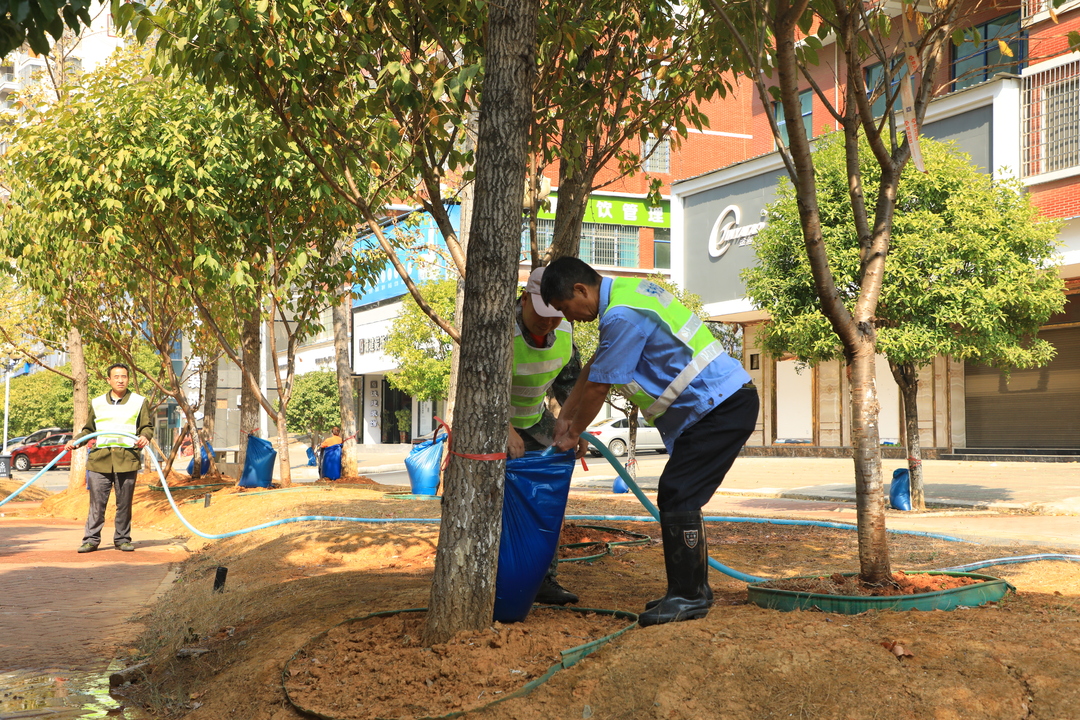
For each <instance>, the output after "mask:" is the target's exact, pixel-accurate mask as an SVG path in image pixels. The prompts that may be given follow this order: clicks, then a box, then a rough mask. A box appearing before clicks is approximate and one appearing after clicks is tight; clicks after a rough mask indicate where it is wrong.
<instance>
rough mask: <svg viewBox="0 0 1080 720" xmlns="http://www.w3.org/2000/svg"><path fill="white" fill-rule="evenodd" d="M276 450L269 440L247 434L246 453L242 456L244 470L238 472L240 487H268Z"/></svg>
mask: <svg viewBox="0 0 1080 720" xmlns="http://www.w3.org/2000/svg"><path fill="white" fill-rule="evenodd" d="M276 460H277V450H275V449H274V446H273V445H271V444H270V441H269V440H264V439H262V438H261V437H255V436H254V435H248V440H247V455H246V456H245V457H244V472H242V473H240V482H239V483H237V484H238V485H239V486H240V487H242V488H268V487H270V481H271V480H272V479H273V477H274V462H275V461H276Z"/></svg>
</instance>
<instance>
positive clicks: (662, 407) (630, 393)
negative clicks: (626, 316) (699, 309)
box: [604, 278, 724, 424]
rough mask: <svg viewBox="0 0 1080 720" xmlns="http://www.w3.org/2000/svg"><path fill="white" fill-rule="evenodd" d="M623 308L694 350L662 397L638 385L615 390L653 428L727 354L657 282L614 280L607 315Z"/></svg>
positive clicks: (690, 312)
mask: <svg viewBox="0 0 1080 720" xmlns="http://www.w3.org/2000/svg"><path fill="white" fill-rule="evenodd" d="M620 306H622V307H629V308H633V309H635V310H638V311H641V312H645V313H648V314H649V315H652V316H653V317H654V318H655V319H656V320H657V321H658V322H659V323H660V327H661V328H662V329H664V330H667V332H669V333H670V334H671V335H672V336H673V337H674V338H675V339H676V340H678V341H679V342H681V343H682V344H683V345H685V346H686V347H687V348H688V349H689V350H690V355H691V359H690V362H689V363H687V365H686V367H684V368H683V369H682V371H681V372H679V374H678V375H676V376H675V379H673V380H672V381H671V382H670V383H669V384H668V386H667V387H666V388H664V391H663V392H662V393H660V396H659V397H654V396H652V395H650V394H649V393H648V392H646V391H645V389H644V388H642V387H641V385H639V384H638V383H637V382H636V381H630V382H629V383H626V384H625V385H616V386H615V387H616V389H617V390H618V391H619V392H621V393H622V394H623V395H624V396H626V398H627V399H629V400H630V402H632V403H634V404H635V405H637V406H638V407H639V408H640V409H641V413H642V415H644V416H645V419H646V420H647V421H648V422H649V423H650V424H652V423H653V422H654V421H655V420H656V418H658V417H660V416H661V415H663V414H664V413H665V412H666V411H667V409H668V408H669V407H671V404H672V403H673V402H675V400H676V399H678V397H679V395H681V394H682V393H683V391H684V390H686V388H688V387H689V386H690V383H692V382H693V381H694V378H696V377H697V376H698V375H700V374H701V371H702V370H704V369H705V367H706V366H707V365H708V364H709V363H711V362H712V361H713V360H715V359H716V358H718V357H720V356H721V355H723V354H724V348H723V346H721V345H720V343H718V342H717V341H716V338H714V337H713V335H712V333H711V332H709V329H708V328H707V327H705V323H703V322H702V321H701V318H699V317H698V316H697V314H696V313H694V312H692V311H691V310H690V309H689V308H687V307H686V306H685V305H683V304H682V303H681V302H679V301H678V300H677V299H676V298H675V296H674V295H672V294H671V293H669V292H668V291H667V290H665V289H664V288H662V287H660V286H659V285H657V284H656V283H654V282H650V281H649V280H639V279H638V278H614V279H613V280H612V281H611V296H610V298H609V299H608V305H607V308H605V310H604V312H605V313H607V311H609V310H611V308H613V307H620Z"/></svg>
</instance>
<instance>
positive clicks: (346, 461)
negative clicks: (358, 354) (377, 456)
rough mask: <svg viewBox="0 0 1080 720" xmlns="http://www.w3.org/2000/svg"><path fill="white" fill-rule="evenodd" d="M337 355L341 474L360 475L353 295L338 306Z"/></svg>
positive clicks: (336, 323)
mask: <svg viewBox="0 0 1080 720" xmlns="http://www.w3.org/2000/svg"><path fill="white" fill-rule="evenodd" d="M333 314H334V355H335V356H336V360H337V363H336V365H337V385H338V405H339V407H340V410H341V437H342V439H343V440H342V444H341V475H342V477H355V476H356V475H359V474H360V473H359V471H358V470H357V462H358V461H359V457H358V456H359V454H360V453H359V451H358V449H357V441H358V440H359V437H358V434H359V428H358V427H357V424H356V390H355V388H354V387H353V377H352V362H351V361H350V359H349V336H350V333H349V320H350V318H351V317H352V295H346V296H345V299H344V300H342V301H341V302H340V303H338V304H337V305H335V306H334V309H333Z"/></svg>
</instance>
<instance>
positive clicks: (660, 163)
mask: <svg viewBox="0 0 1080 720" xmlns="http://www.w3.org/2000/svg"><path fill="white" fill-rule="evenodd" d="M650 153H652V154H651V155H650ZM641 157H643V158H645V160H644V161H643V162H642V164H641V169H642V170H644V171H645V172H656V173H667V172H671V141H670V140H668V139H667V138H666V137H665V138H660V139H659V140H657V139H656V138H654V137H650V138H649V140H648V142H644V143H642V144H641Z"/></svg>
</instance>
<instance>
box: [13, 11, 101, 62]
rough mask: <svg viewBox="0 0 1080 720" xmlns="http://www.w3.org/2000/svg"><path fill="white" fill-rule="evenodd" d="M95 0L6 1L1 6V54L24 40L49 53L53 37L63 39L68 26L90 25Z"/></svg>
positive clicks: (35, 50)
mask: <svg viewBox="0 0 1080 720" xmlns="http://www.w3.org/2000/svg"><path fill="white" fill-rule="evenodd" d="M93 4H94V3H93V0H4V3H3V5H2V6H0V57H3V56H4V55H7V54H8V53H9V52H11V51H12V50H15V49H17V48H18V47H19V46H20V45H22V44H23V43H26V44H27V45H29V46H30V49H31V50H33V51H34V52H36V53H38V54H39V55H45V54H47V53H48V52H49V46H50V45H51V42H50V40H49V36H50V35H51V36H52V37H53V39H54V40H59V39H60V38H61V37H62V36H63V34H64V29H65V28H70V29H71V30H73V31H74V32H75V33H78V32H79V31H80V30H81V29H82V28H83V27H89V25H90V22H91V20H92V18H91V17H90V8H91V7H92V6H93Z"/></svg>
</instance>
